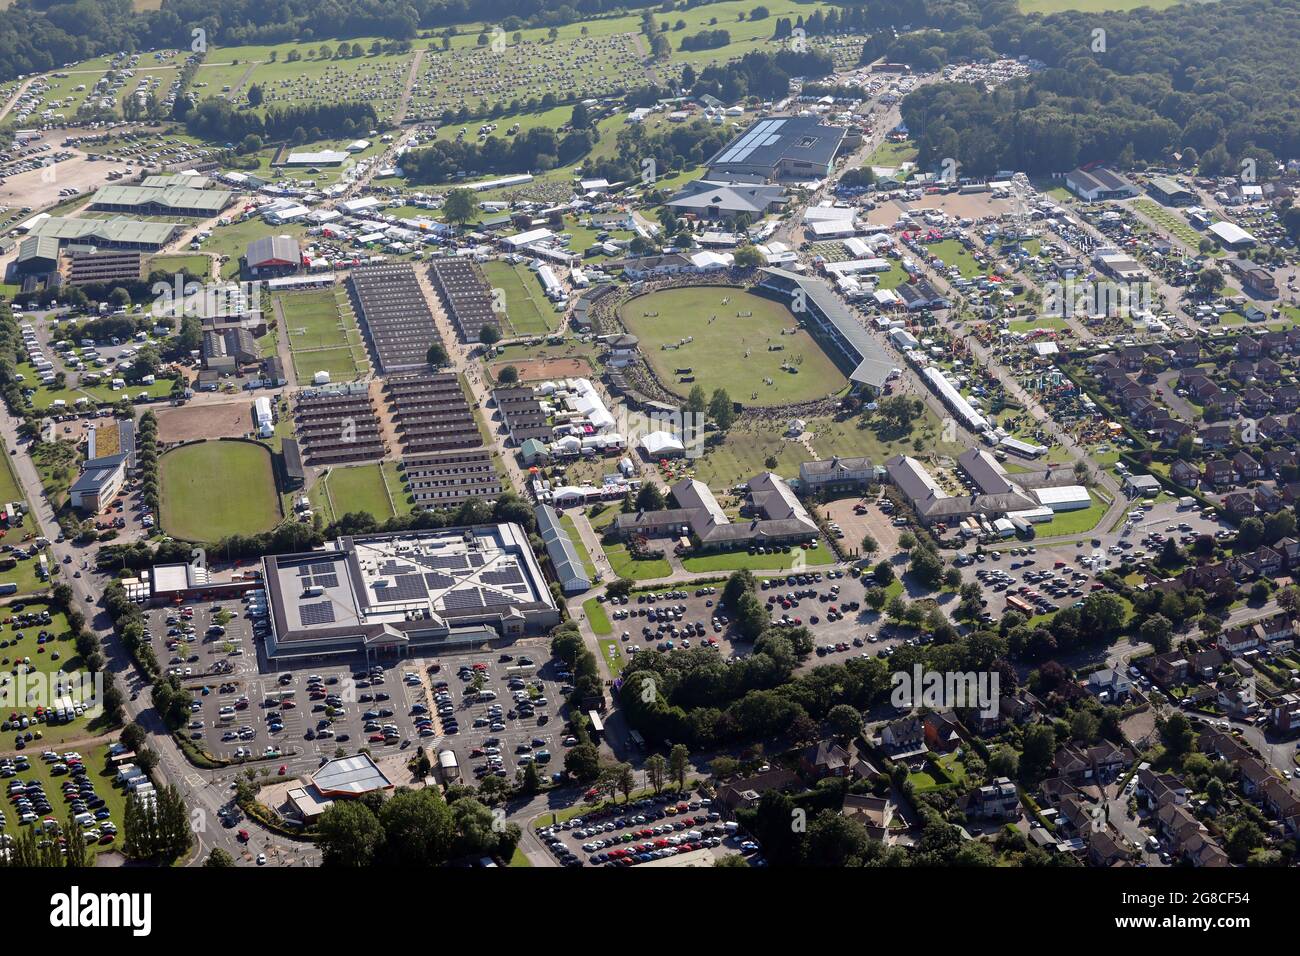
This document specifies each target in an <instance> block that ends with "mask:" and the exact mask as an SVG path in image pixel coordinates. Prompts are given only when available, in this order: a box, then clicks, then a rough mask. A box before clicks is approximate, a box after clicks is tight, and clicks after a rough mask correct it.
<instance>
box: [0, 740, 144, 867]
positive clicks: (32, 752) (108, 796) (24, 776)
mask: <svg viewBox="0 0 1300 956" xmlns="http://www.w3.org/2000/svg"><path fill="white" fill-rule="evenodd" d="M64 726H70V725H64ZM71 726H75V725H71ZM45 739H46V742H50V743H53V741H52V740H51V738H50V736H49V735H46V738H45ZM108 747H109V745H108V744H101V745H100V746H98V747H95V748H93V749H86V748H83V749H81V750H79V753H80V754H81V757H82V763H84V764H85V767H86V771H87V776H88V778H89V779H90V780H91V782H93V783H94V785H95V793H96V794H97V795H98V796H99V797H100V798H101V799H102V800H103V801H104V808H105V809H107V810H108V811H109V813H110V814H111V816H110V818H109V819H110V820H112V822H113V823H115V824H117V832H118V836H117V839H116V840H114V841H113V842H112V843H108V844H105V845H103V846H100V845H98V844H92V845H90V846H88V847H87V848H86V851H87V854H94V853H102V852H106V851H110V850H115V849H120V848H121V844H122V839H123V837H124V836H125V833H126V828H125V826H124V825H123V824H124V823H125V820H126V791H125V789H124V788H123V787H122V786H121V785H120V784H116V783H114V778H115V777H116V776H117V772H116V770H110V769H108ZM44 749H46V748H44V747H43V746H41V742H40V741H37V742H35V743H32V744H29V745H28V747H27V750H26V751H24V752H25V753H26V754H27V758H28V760H30V761H31V764H32V769H31V770H24V771H23V772H22V773H21V774H20V775H19V778H18V779H21V780H24V781H36V782H39V783H40V784H41V785H42V786H43V787H44V788H45V793H46V795H47V796H48V797H49V798H50V806H51V807H52V808H53V810H52V812H51V813H49V814H48V816H51V817H53V818H54V819H55V820H57V821H58V823H59V826H60V827H65V826H67V823H68V803H67V801H65V800H64V799H63V793H62V791H61V789H60V788H61V787H62V785H63V781H64V780H67V779H68V777H67V775H59V776H56V775H55V774H54V773H52V772H51V767H52V766H53V764H48V763H46V762H45V761H44V760H42V759H41V751H42V750H44ZM7 815H8V816H9V818H10V826H9V827H8V828H7V829H6V830H5V832H6V833H9V834H10V835H13V836H17V835H18V832H19V827H18V821H17V820H16V819H15V817H14V814H13V813H12V810H11V811H10V813H8V814H7Z"/></svg>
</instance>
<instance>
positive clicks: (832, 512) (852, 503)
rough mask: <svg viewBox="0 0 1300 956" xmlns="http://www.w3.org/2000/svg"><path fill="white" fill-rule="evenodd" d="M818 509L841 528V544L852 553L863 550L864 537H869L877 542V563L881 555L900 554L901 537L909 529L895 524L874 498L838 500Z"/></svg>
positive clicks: (819, 506)
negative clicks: (899, 537)
mask: <svg viewBox="0 0 1300 956" xmlns="http://www.w3.org/2000/svg"><path fill="white" fill-rule="evenodd" d="M817 510H819V511H821V512H822V513H823V514H826V515H829V516H830V520H831V521H833V522H835V523H837V524H838V525H839V526H840V528H841V530H843V532H844V538H843V539H842V541H843V543H844V546H845V547H847V548H848V549H849V550H850V551H860V550H861V548H862V537H863V535H867V534H869V535H871V537H873V538H875V539H876V552H875V557H876V558H877V560H879V557H880V556H883V555H886V554H896V553H897V552H898V550H899V548H898V536H899V534H901V533H902V532H903V531H905V530H906V529H905V528H900V527H897V526H896V525H894V523H893V522H894V519H893V518H892V517H891V516H890V515H888V514H886V513H885V512H883V511H881V510H880V506H879V505H877V504H876V503H875V500H874V499H868V498H839V499H837V500H835V501H830V502H827V503H826V504H823V505H818V506H817ZM859 510H861V513H859Z"/></svg>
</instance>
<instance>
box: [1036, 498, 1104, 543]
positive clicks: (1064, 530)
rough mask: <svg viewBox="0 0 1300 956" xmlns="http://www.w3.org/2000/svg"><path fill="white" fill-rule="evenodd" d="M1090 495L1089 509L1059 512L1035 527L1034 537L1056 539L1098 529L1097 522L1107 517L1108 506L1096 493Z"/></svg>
mask: <svg viewBox="0 0 1300 956" xmlns="http://www.w3.org/2000/svg"><path fill="white" fill-rule="evenodd" d="M1089 494H1091V495H1092V504H1091V505H1090V506H1089V507H1087V508H1080V509H1079V510H1077V511H1058V512H1057V513H1056V515H1055V516H1054V517H1053V518H1052V520H1051V521H1045V522H1043V523H1042V524H1038V525H1034V536H1035V537H1037V538H1054V537H1057V536H1059V535H1063V534H1083V533H1085V532H1087V531H1091V530H1092V529H1093V528H1095V527H1097V522H1099V521H1101V519H1102V518H1104V517H1105V516H1106V510H1107V508H1108V505H1107V504H1106V503H1105V502H1104V501H1102V500H1101V499H1100V498H1098V497H1097V493H1096V492H1095V491H1092V492H1089Z"/></svg>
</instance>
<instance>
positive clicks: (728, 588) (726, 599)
mask: <svg viewBox="0 0 1300 956" xmlns="http://www.w3.org/2000/svg"><path fill="white" fill-rule="evenodd" d="M756 585H757V582H756V581H755V580H754V575H753V572H751V571H749V570H748V569H744V568H742V569H741V570H739V571H732V572H731V576H730V577H728V578H727V583H726V584H725V585H724V586H723V588H722V603H723V604H724V605H725V606H727V607H729V608H731V609H732V610H733V611H734V610H737V609H738V608H739V606H740V599H741V597H742V596H744V595H746V594H753V593H754V588H755V586H756Z"/></svg>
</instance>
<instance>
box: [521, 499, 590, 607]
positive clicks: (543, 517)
mask: <svg viewBox="0 0 1300 956" xmlns="http://www.w3.org/2000/svg"><path fill="white" fill-rule="evenodd" d="M535 513H536V515H537V533H538V534H539V535H540V536H541V539H542V541H543V543H545V545H546V553H547V555H548V556H549V557H550V559H551V566H552V567H554V568H555V577H556V580H558V581H559V582H560V587H561V588H562V589H563V590H564V593H565V594H579V593H581V592H583V591H586V590H587V589H588V588H590V587H591V580H590V578H588V576H587V572H586V570H585V568H584V567H583V563H582V557H581V556H580V555H579V554H578V549H577V547H576V546H575V545H574V543H573V540H572V539H571V538H570V537H569V533H568V532H567V531H565V530H564V526H563V525H562V524H561V523H560V516H559V515H558V514H557V513H556V511H555V509H554V508H552V507H551V506H550V505H538V506H537V510H536V512H535Z"/></svg>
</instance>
